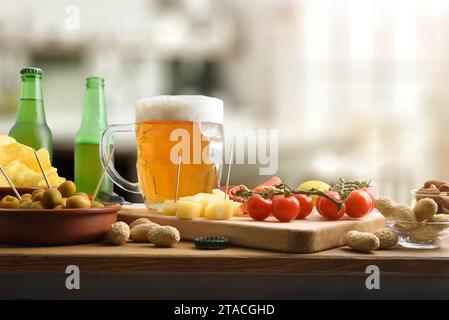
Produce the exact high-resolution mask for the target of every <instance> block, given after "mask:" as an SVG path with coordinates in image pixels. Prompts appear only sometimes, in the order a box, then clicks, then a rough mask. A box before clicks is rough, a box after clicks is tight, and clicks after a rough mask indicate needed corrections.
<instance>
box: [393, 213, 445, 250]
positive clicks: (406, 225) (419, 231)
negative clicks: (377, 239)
mask: <svg viewBox="0 0 449 320" xmlns="http://www.w3.org/2000/svg"><path fill="white" fill-rule="evenodd" d="M386 226H387V227H388V228H389V229H391V230H393V231H395V232H396V234H397V235H398V237H399V245H400V246H401V247H403V248H408V249H438V248H440V247H441V246H442V245H443V244H444V243H446V242H447V240H448V239H449V222H408V221H394V220H388V221H387V222H386Z"/></svg>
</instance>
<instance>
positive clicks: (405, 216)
mask: <svg viewBox="0 0 449 320" xmlns="http://www.w3.org/2000/svg"><path fill="white" fill-rule="evenodd" d="M376 209H377V210H379V212H380V213H381V214H382V215H383V216H384V217H385V218H386V219H387V221H386V226H387V227H388V228H389V229H391V230H393V231H394V232H396V234H397V235H398V238H399V245H400V246H401V247H403V248H410V249H437V248H440V247H441V245H442V244H444V243H445V242H447V240H448V239H449V214H446V213H440V208H439V205H438V203H437V201H435V199H432V198H429V197H423V198H420V199H416V200H415V201H414V202H413V203H412V206H411V207H410V206H408V205H406V204H401V203H396V202H395V201H394V200H392V199H391V198H388V197H379V199H378V200H377V201H376Z"/></svg>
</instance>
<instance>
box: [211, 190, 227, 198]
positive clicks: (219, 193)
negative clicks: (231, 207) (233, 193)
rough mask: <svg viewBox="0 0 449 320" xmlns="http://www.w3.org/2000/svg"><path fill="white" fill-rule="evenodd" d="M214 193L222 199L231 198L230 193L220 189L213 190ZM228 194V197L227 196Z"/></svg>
mask: <svg viewBox="0 0 449 320" xmlns="http://www.w3.org/2000/svg"><path fill="white" fill-rule="evenodd" d="M212 194H214V195H216V196H218V197H219V198H220V199H225V198H226V199H229V195H227V194H226V193H224V192H223V191H221V190H220V189H214V190H212ZM225 196H226V197H225Z"/></svg>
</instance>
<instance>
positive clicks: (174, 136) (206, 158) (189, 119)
mask: <svg viewBox="0 0 449 320" xmlns="http://www.w3.org/2000/svg"><path fill="white" fill-rule="evenodd" d="M131 131H135V133H136V140H137V164H136V167H137V175H138V182H136V183H133V182H130V181H128V180H126V179H125V178H123V177H122V176H121V175H120V174H119V173H118V172H117V171H116V170H115V168H114V166H113V164H112V163H110V164H109V165H108V159H109V157H110V148H109V144H108V142H109V141H110V139H111V138H112V136H113V135H114V133H117V132H131ZM222 149H223V101H222V100H220V99H217V98H212V97H205V96H156V97H153V98H148V99H143V100H140V101H138V102H137V106H136V123H135V124H127V125H112V126H109V127H108V128H107V129H106V130H105V131H104V132H103V135H102V139H101V145H100V158H101V162H102V164H103V167H105V168H106V172H107V174H108V176H109V177H110V178H111V180H112V181H114V183H115V184H116V185H118V186H119V187H121V188H123V189H125V190H127V191H130V192H133V193H140V194H142V196H143V198H144V201H145V204H146V206H147V207H148V208H150V209H156V210H160V209H161V208H162V203H163V202H164V201H165V200H168V199H175V197H176V184H177V180H178V178H177V175H178V167H179V169H180V172H179V174H180V176H179V182H178V183H179V185H178V196H179V197H184V196H191V195H194V194H197V193H200V192H206V193H210V192H211V191H212V189H214V188H216V187H217V186H218V184H219V181H220V177H221V169H222Z"/></svg>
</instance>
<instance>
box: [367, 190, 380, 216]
mask: <svg viewBox="0 0 449 320" xmlns="http://www.w3.org/2000/svg"><path fill="white" fill-rule="evenodd" d="M363 190H364V191H366V192H368V194H369V196H370V197H371V200H372V201H373V207H372V208H371V211H373V210H374V206H375V204H376V201H377V198H379V196H378V195H377V193H376V191H375V190H374V188H372V187H367V188H364V189H363Z"/></svg>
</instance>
